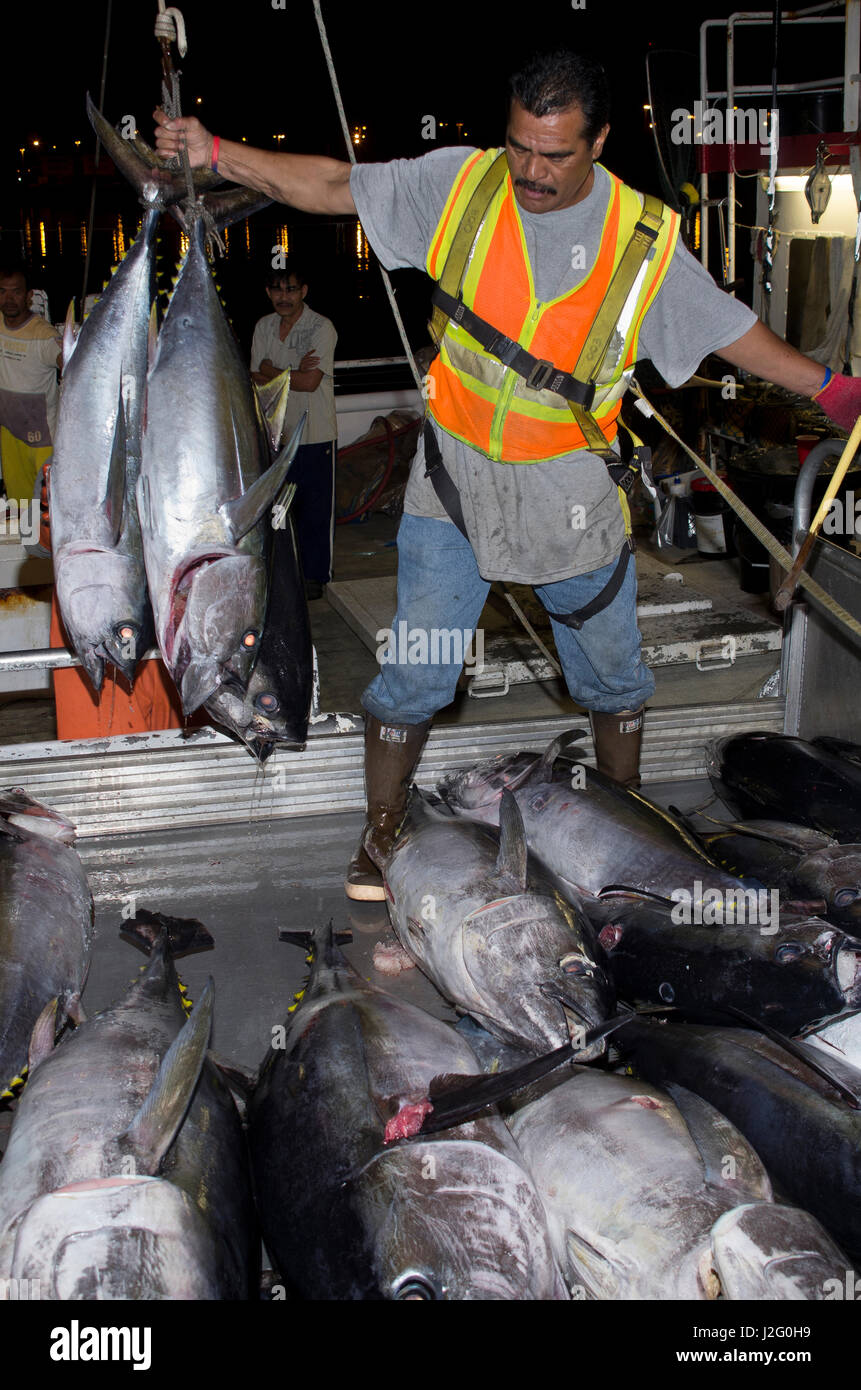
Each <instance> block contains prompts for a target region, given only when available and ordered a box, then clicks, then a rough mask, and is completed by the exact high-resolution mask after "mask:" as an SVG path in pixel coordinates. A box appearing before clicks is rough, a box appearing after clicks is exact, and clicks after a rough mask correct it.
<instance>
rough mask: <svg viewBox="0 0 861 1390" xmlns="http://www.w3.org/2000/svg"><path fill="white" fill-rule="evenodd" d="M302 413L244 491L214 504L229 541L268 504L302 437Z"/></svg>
mask: <svg viewBox="0 0 861 1390" xmlns="http://www.w3.org/2000/svg"><path fill="white" fill-rule="evenodd" d="M305 419H306V415H303V416H302V419H301V420H300V421H299V423H298V425H297V426H296V428H295V430H294V431H293V433H292V435H291V436H290V439H289V441H288V442H287V444H285V446H284V448H283V449H282V450H281V453H280V454H279V455H278V457H277V459H276V460H275V462H274V463H273V464H272V466H271V467H270V468H267V470H266V472H265V473H261V475H260V477H259V478H258V479H257V480H256V481H255V482H253V483H252V484H251V487H250V488H249V489H248V491H247V492H243V494H242V496H241V497H234V498H232V499H231V500H230V501H229V502H223V503H222V505H221V506H220V507H219V508H218V515H219V517H220V518H221V520H222V521H223V523H224V525H225V527H226V529H227V534H228V536H229V539H230V542H231V544H233V545H235V544H236V542H237V541H240V540H241V539H242V537H243V536H246V535H247V534H248V532H249V531H251V530H253V528H254V527H255V526H256V525H257V523H258V522H259V521H260V520H261V518H262V517H263V515H264V513H265V512H266V511H267V510H268V509H269V508H270V507H271V506H272V504H273V503H274V501H275V499H276V497H277V496H278V494H279V492H280V491H281V488H282V487H283V485H284V480H285V478H286V477H287V470H288V469H289V467H290V465H291V463H292V462H293V459H294V457H295V455H296V450H297V449H298V448H299V440H300V439H301V438H302V431H303V430H304V428H305Z"/></svg>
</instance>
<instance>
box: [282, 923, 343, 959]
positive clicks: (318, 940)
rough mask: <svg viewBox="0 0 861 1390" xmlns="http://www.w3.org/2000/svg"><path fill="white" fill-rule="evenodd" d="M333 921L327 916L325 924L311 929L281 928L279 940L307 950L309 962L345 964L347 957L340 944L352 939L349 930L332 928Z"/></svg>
mask: <svg viewBox="0 0 861 1390" xmlns="http://www.w3.org/2000/svg"><path fill="white" fill-rule="evenodd" d="M334 926H335V924H334V921H333V920H332V918H331V917H330V918H329V921H328V923H327V924H326V926H325V927H324V926H316V927H312V929H311V931H289V930H288V929H286V928H282V930H281V931H279V933H278V940H279V941H287V942H289V943H290V945H291V946H299V947H301V949H302V950H303V951H307V952H308V955H309V956H310V957H311V961H310V962H309V963H311V964H314V965H318V964H319V965H326V966H331V965H346V964H347V958H346V956H345V955H344V954H343V952H342V951H341V949H340V948H341V945H342V944H343V943H345V942H348V941H352V939H353V933H352V932H351V931H339V932H336V931H335V930H334Z"/></svg>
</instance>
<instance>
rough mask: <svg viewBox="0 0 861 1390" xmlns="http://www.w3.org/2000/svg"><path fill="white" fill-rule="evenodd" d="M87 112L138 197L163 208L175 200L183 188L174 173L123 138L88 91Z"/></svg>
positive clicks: (91, 122) (106, 148)
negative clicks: (154, 161) (149, 161)
mask: <svg viewBox="0 0 861 1390" xmlns="http://www.w3.org/2000/svg"><path fill="white" fill-rule="evenodd" d="M87 115H88V116H89V118H90V124H91V125H92V127H93V130H94V131H95V132H96V135H97V136H98V137H99V140H100V141H101V143H102V145H103V146H104V148H105V150H106V152H107V153H108V154H109V155H110V157H111V159H112V160H113V161H114V164H115V165H116V166H117V168H118V169H119V171H120V173H121V174H122V175H123V176H124V177H125V178H127V179H128V181H129V183H130V184H131V185H132V188H134V189H135V190H136V192H137V193H138V195H139V197H140V198H141V201H142V202H144V203H147V204H149V205H150V206H152V207H159V208H164V207H167V206H168V204H169V203H172V202H174V201H175V200H176V199H177V198H178V197H182V196H183V192H182V191H181V189H180V187H179V186H178V183H177V175H176V174H175V173H174V174H172V173H170V172H169V171H168V170H167V169H165V168H160V167H159V166H158V165H157V164H149V163H148V162H147V160H146V159H144V157H143V156H142V155H141V153H140V151H139V150H138V149H136V148H135V146H134V144H133V143H132V141H131V140H125V139H124V138H123V136H122V135H120V134H119V132H118V131H116V130H114V128H113V126H112V125H110V124H109V123H108V121H106V120H105V118H104V116H103V115H102V113H101V111H99V110H98V108H97V107H96V106H95V105H94V104H93V102H92V100H91V98H90V94H89V92H88V93H87Z"/></svg>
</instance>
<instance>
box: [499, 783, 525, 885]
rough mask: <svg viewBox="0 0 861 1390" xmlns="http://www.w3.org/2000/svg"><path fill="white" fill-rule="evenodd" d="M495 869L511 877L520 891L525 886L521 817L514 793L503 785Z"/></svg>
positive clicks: (523, 831)
mask: <svg viewBox="0 0 861 1390" xmlns="http://www.w3.org/2000/svg"><path fill="white" fill-rule="evenodd" d="M496 871H497V873H498V874H499V875H500V877H503V878H508V879H513V880H514V882H515V883H516V884H517V887H518V890H519V891H520V892H521V893H522V892H523V891H524V890H525V888H526V873H527V849H526V831H525V830H524V829H523V817H522V816H521V814H520V807H519V806H518V804H517V800H516V798H515V796H514V793H513V792H511V791H509V790H508V787H504V788H503V791H502V799H501V801H500V806H499V855H498V856H497V860H496Z"/></svg>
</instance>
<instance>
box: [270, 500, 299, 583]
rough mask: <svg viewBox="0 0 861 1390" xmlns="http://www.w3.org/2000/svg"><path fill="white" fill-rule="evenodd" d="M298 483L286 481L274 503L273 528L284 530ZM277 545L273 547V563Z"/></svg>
mask: <svg viewBox="0 0 861 1390" xmlns="http://www.w3.org/2000/svg"><path fill="white" fill-rule="evenodd" d="M296 491H297V489H296V484H295V483H285V484H284V486H283V487H282V489H281V491H280V492H279V494H278V496H277V497H276V498H275V501H274V503H273V505H272V529H273V530H274V531H283V530H284V525H285V522H286V520H287V513H288V512H289V510H290V508H291V506H292V505H293V498H294V497H295V496H296ZM275 560H276V557H275V547H274V546H273V547H272V565H273V566H274V565H275Z"/></svg>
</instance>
